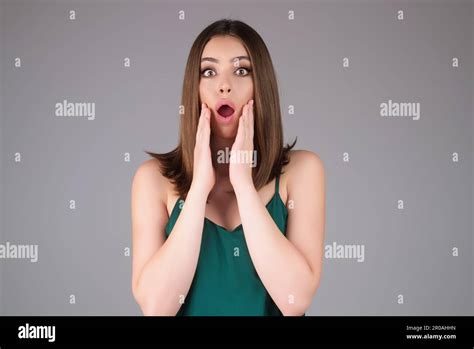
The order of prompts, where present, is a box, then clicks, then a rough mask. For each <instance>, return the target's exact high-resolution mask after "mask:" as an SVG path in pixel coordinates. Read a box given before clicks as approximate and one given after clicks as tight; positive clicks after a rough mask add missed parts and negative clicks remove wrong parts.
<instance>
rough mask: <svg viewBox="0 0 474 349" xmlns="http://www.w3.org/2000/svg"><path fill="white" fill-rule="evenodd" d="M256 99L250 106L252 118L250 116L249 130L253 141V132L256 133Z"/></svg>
mask: <svg viewBox="0 0 474 349" xmlns="http://www.w3.org/2000/svg"><path fill="white" fill-rule="evenodd" d="M254 110H255V108H254V100H253V99H252V105H251V106H250V118H249V131H250V139H251V141H252V142H253V134H254V126H255V124H254Z"/></svg>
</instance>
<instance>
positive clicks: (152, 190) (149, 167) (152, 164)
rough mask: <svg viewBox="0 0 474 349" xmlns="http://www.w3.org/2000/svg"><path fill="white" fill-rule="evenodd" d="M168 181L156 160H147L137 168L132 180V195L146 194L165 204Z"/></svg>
mask: <svg viewBox="0 0 474 349" xmlns="http://www.w3.org/2000/svg"><path fill="white" fill-rule="evenodd" d="M168 183H169V182H168V180H167V178H165V177H164V176H163V175H162V173H161V170H160V163H159V160H158V159H155V158H153V159H149V160H146V161H144V162H143V163H141V164H140V166H138V168H137V170H136V171H135V174H134V176H133V180H132V194H134V193H137V192H142V193H148V194H150V195H152V196H153V197H154V198H159V199H160V201H162V202H166V200H167V195H168Z"/></svg>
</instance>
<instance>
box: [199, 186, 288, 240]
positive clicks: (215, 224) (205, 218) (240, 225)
mask: <svg viewBox="0 0 474 349" xmlns="http://www.w3.org/2000/svg"><path fill="white" fill-rule="evenodd" d="M277 195H278V196H280V193H276V192H275V193H274V194H273V196H272V198H271V199H270V200H269V201H268V203H267V204H266V205H265V207H267V206H268V205H270V204H271V203H272V201H273V200H274V199H275V197H276V196H277ZM281 201H282V202H283V200H281ZM267 209H268V208H267ZM204 220H206V221H208V222H209V223H211V224H212V225H214V226H216V227H217V228H221V229H222V230H224V231H225V232H226V233H229V234H232V233H234V232H236V231H242V223H240V224H239V225H238V226H236V227H235V228H234V229H232V230H228V229H227V228H225V227H223V226H222V225H220V224H217V223H214V222H213V221H212V220H210V219H209V218H207V217H206V216H204Z"/></svg>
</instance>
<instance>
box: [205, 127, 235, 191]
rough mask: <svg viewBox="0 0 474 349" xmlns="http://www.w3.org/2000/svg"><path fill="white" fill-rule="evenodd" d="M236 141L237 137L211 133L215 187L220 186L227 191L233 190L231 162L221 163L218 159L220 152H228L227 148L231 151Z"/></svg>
mask: <svg viewBox="0 0 474 349" xmlns="http://www.w3.org/2000/svg"><path fill="white" fill-rule="evenodd" d="M234 141H235V138H222V137H219V136H216V135H211V140H210V148H211V156H212V165H213V166H214V168H215V170H216V185H215V186H214V188H217V187H220V188H222V190H223V191H226V192H228V191H232V190H233V189H232V185H231V183H230V180H229V163H228V162H220V163H219V162H218V161H217V160H218V155H219V153H220V152H224V153H225V154H226V148H228V151H229V152H230V150H231V149H232V145H233V144H234ZM213 191H214V189H213ZM219 191H220V190H219Z"/></svg>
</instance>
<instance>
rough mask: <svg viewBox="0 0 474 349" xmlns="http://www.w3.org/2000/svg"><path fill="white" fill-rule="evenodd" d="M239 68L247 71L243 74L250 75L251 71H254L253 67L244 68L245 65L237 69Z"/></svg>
mask: <svg viewBox="0 0 474 349" xmlns="http://www.w3.org/2000/svg"><path fill="white" fill-rule="evenodd" d="M239 70H244V71H246V73H245V74H244V75H243V76H247V75H249V74H250V72H251V71H252V69H250V68H244V67H240V68H239V69H237V70H236V71H239ZM238 75H242V74H238Z"/></svg>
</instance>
